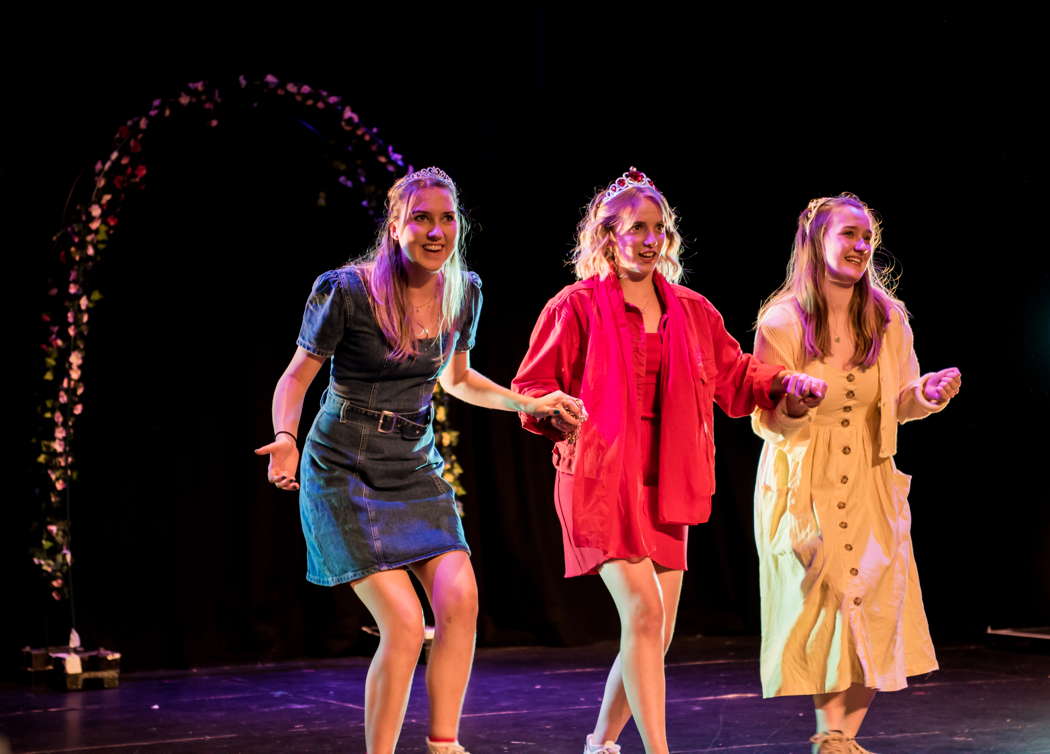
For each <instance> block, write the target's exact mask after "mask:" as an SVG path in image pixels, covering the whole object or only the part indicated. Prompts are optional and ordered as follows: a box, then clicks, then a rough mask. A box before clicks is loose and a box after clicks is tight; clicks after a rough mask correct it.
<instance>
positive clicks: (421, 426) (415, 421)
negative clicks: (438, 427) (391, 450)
mask: <svg viewBox="0 0 1050 754" xmlns="http://www.w3.org/2000/svg"><path fill="white" fill-rule="evenodd" d="M343 406H344V407H345V408H346V410H347V411H350V412H352V413H355V414H361V415H363V416H371V417H375V418H376V420H377V421H376V432H379V433H380V434H384V435H389V434H393V433H394V432H398V431H400V432H401V436H402V437H403V438H404V439H406V440H418V439H419V438H420V437H422V436H423V435H424V434H426V431H427V428H428V427H430V417H431V414H432V411H433V407H432V406H430V405H427V407H426V408H423V409H421V410H420V411H417V412H416V413H414V414H399V413H397V412H396V411H376V410H375V409H372V408H364V407H362V406H355V405H354V404H353V403H348V402H346V401H344V402H343Z"/></svg>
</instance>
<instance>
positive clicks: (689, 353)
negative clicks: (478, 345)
mask: <svg viewBox="0 0 1050 754" xmlns="http://www.w3.org/2000/svg"><path fill="white" fill-rule="evenodd" d="M654 281H655V283H656V288H657V293H658V294H659V295H660V298H661V300H662V301H663V305H664V312H665V314H664V315H663V317H662V318H661V320H660V332H661V334H662V335H663V337H662V338H661V340H662V342H663V344H664V345H663V353H662V356H661V379H660V405H661V419H660V427H661V437H660V447H661V448H662V449H664V450H663V452H662V454H661V458H660V485H659V495H660V498H659V506H658V507H659V511H660V519H661V521H660V523H684V524H696V523H702V522H704V521H707V519H708V518H709V517H710V513H711V495H712V494H713V493H714V491H715V477H714V454H715V448H714V436H713V418H714V417H713V414H714V409H713V404H714V403H718V405H719V406H720V407H721V408H722V410H723V411H724V412H725V413H726V414H728V415H729V416H734V417H739V416H747V415H748V414H750V413H751V411H752V410H754V408H755V406H761V407H763V408H772V407H773V406H774V403H773V401H772V400H771V399H770V395H769V393H770V389H771V386H772V381H773V379H774V377H776V375H777V374H778V373H779V372H780V371H781V369H782V367H779V366H770V365H766V364H763V363H762V362H760V361H758V360H757V359H756V358H754V357H753V356H751V355H750V354H744V353H741V351H740V345H739V344H738V343H737V341H736V340H734V339H733V337H732V336H731V335H730V334H729V333H728V332H726V329H725V325H724V323H723V321H722V316H721V315H720V314H719V313H718V311H717V310H716V309H715V308H714V307H713V306H712V305H711V303H710V302H709V301H708V300H707V299H706V298H704V297H703V296H701V295H700V294H699V293H696V292H695V291H692V290H690V289H688V288H685V287H684V286H680V285H674V284H671V283H668V282H667V281H666V280H664V278H663V277H661V276H660V275H659V274H656V275H654ZM645 358H646V357H645V328H644V323H643V321H642V317H641V313H640V312H639V311H638V310H637V309H636V308H635V307H633V306H630V305H628V304H625V302H624V300H623V291H622V289H621V288H620V285H619V282H618V281H617V280H616V279H615V278H611V277H609V278H606V279H605V280H604V281H602V280H599V279H598V278H597V277H594V278H590V279H588V280H584V281H582V282H579V283H575V284H573V285H570V286H568V287H566V288H564V289H562V291H561V292H560V293H558V295H556V296H555V297H554V298H552V299H551V300H550V301H549V302H547V305H546V306H545V307H544V309H543V312H542V313H541V314H540V318H539V321H538V322H537V323H536V326H535V328H534V329H533V332H532V337H531V339H530V341H529V350H528V353H526V355H525V358H524V360H523V361H522V363H521V367H520V368H519V369H518V374H517V376H516V377H515V378H514V382H513V387H514V389H515V390H517V391H518V392H521V393H524V394H525V395H529V396H539V395H545V394H546V393H549V392H551V391H553V390H562V391H564V392H566V393H568V394H569V395H573V396H577V397H580V398H582V399H583V400H584V402H585V404H586V407H587V411H588V413H589V415H590V418H589V420H588V421H587V422H586V423H585V424H584V425H583V427H582V428H581V430H580V432H579V436H578V438H577V439H576V442H575V443H570V442H568V441H566V439H565V437H564V436H563V435H562V433H561V432H559V431H557V430H556V429H554V427H552V426H551V424H550V422H549V421H547V420H542V419H536V418H534V417H530V416H528V415H525V414H522V415H521V420H522V426H523V427H525V429H527V430H529V431H530V432H535V433H537V434H541V435H545V436H547V437H549V438H551V439H552V440H554V441H555V442H556V444H555V446H554V465H555V467H556V468H557V469H558V473H559V474H564V473H567V474H576V479H575V484H574V491H575V493H576V494H575V495H574V497H575V498H578V499H574V500H573V501H572V510H573V519H574V522H575V527H574V537H575V539H576V540H577V541H576V542H575V544H576V545H577V546H580V547H602V546H603V545H604V544H605V542H606V540H607V536H608V535H607V532H608V531H609V529H610V525H611V524H612V522H611V520H610V516H612V515H614V512H615V511H616V510H617V509H618V506H617V496H618V495H619V491H620V490H621V489H626V490H628V491H633V490H637V489H638V488H639V485H638V484H627V485H622V486H621V481H622V480H623V479H624V476H625V475H626V476H627V477H628V478H629V479H630V478H640V475H641V459H640V458H639V453H638V450H637V448H638V445H637V442H638V437H639V436H640V432H641V412H640V410H639V408H638V402H639V400H640V398H641V393H640V389H639V387H638V386H639V383H640V381H641V378H642V377H643V376H644V372H645Z"/></svg>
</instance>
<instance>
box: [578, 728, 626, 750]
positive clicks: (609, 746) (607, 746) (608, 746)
mask: <svg viewBox="0 0 1050 754" xmlns="http://www.w3.org/2000/svg"><path fill="white" fill-rule="evenodd" d="M593 735H594V734H593V733H588V734H587V743H585V744H584V745H583V754H620V746H619V745H618V744H616V743H615V742H613V741H606V742H605V743H603V744H596V743H592V742H591V738H592V737H593Z"/></svg>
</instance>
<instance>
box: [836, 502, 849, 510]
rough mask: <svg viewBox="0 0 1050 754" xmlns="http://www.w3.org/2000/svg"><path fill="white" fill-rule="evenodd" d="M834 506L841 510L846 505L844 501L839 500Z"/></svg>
mask: <svg viewBox="0 0 1050 754" xmlns="http://www.w3.org/2000/svg"><path fill="white" fill-rule="evenodd" d="M835 507H836V508H838V509H839V510H842V509H843V508H845V507H846V503H845V502H844V501H841V500H840V501H839V502H838V503H836V505H835Z"/></svg>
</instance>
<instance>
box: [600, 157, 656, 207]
mask: <svg viewBox="0 0 1050 754" xmlns="http://www.w3.org/2000/svg"><path fill="white" fill-rule="evenodd" d="M634 186H644V187H647V188H651V189H655V188H656V184H655V183H653V179H652V178H650V177H649V176H647V175H646V174H645V173H643V172H642V171H641V170H639V169H638V168H636V167H635V166H634V165H631V168H630V170H628V171H627V172H626V173H624V174H623V175H621V176H620V177H619V178H617V179H616V180H615V181H613V182H612V183H610V184H609V188H607V189H606V190H605V197H604V198H603V199H602V204H605V203H606V202H607V201H609V200H610V199H612V198H613V197H614V196H616V195H617V194H619V193H620V192H621V191H626V190H627V189H629V188H633V187H634Z"/></svg>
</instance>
